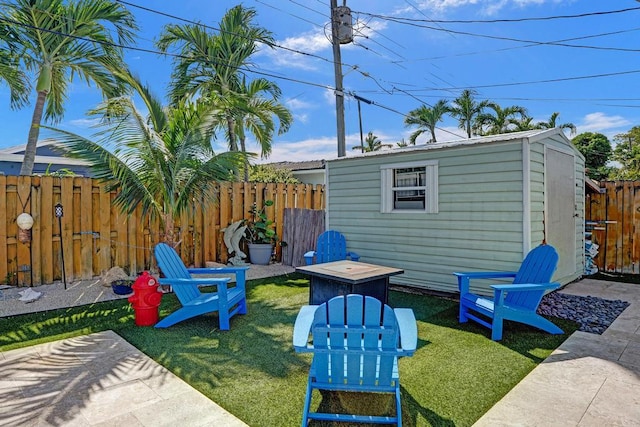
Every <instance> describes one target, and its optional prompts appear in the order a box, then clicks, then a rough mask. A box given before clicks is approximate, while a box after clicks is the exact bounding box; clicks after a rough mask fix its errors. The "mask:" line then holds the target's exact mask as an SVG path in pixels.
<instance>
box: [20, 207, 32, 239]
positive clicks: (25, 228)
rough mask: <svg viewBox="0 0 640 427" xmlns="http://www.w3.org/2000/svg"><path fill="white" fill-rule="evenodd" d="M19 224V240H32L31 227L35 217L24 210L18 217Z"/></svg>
mask: <svg viewBox="0 0 640 427" xmlns="http://www.w3.org/2000/svg"><path fill="white" fill-rule="evenodd" d="M16 224H17V225H18V228H19V230H18V240H19V241H20V242H22V243H27V242H30V241H31V227H33V217H32V216H31V215H29V214H28V213H26V212H22V213H21V214H20V215H18V218H16Z"/></svg>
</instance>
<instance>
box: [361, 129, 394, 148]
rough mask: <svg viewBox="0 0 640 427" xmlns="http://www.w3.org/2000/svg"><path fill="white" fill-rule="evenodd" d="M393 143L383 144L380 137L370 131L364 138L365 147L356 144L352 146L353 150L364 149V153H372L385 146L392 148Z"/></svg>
mask: <svg viewBox="0 0 640 427" xmlns="http://www.w3.org/2000/svg"><path fill="white" fill-rule="evenodd" d="M391 147H393V145H392V144H383V143H382V141H381V140H380V138H378V137H377V136H375V135H374V134H373V132H369V133H368V134H367V136H366V137H365V138H364V147H361V146H359V145H354V146H353V147H351V149H352V150H362V152H363V153H371V152H373V151H379V150H382V149H383V148H391Z"/></svg>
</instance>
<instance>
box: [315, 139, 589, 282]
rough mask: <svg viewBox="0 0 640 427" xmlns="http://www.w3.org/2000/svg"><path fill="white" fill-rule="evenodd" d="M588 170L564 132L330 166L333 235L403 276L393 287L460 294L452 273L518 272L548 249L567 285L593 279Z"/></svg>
mask: <svg viewBox="0 0 640 427" xmlns="http://www.w3.org/2000/svg"><path fill="white" fill-rule="evenodd" d="M584 165H585V162H584V157H583V156H582V154H580V152H579V151H578V150H577V149H576V148H575V147H574V146H573V144H572V143H571V141H570V140H569V139H567V137H566V136H565V135H564V133H563V132H562V131H561V130H559V129H551V130H544V131H540V130H537V131H526V132H517V133H509V134H504V135H493V136H487V137H477V138H471V139H464V140H458V141H450V142H444V143H435V144H427V145H422V146H413V147H407V148H403V149H395V150H392V151H380V152H372V153H365V154H361V155H358V156H350V157H343V158H339V159H335V160H330V161H327V165H326V166H327V167H326V173H327V192H326V197H327V199H326V210H327V217H326V224H327V225H326V228H327V229H336V230H339V231H341V232H342V233H344V234H345V236H346V237H347V246H348V248H347V249H348V250H350V251H354V252H357V253H358V254H359V255H360V256H361V261H363V262H371V263H373V264H381V265H386V266H391V267H397V268H402V269H404V271H405V273H404V274H403V275H400V276H395V277H394V278H392V280H391V281H392V283H398V284H406V285H410V286H415V287H420V288H426V289H430V290H434V291H442V292H457V290H458V287H457V281H456V278H455V277H454V276H453V275H452V274H451V273H452V272H454V271H513V270H517V269H518V268H519V266H520V263H521V261H522V259H523V258H524V256H525V255H526V254H527V253H528V252H529V250H530V249H532V248H533V247H535V246H537V245H539V244H540V243H541V242H543V240H546V242H548V243H549V244H551V245H553V246H554V247H555V248H556V249H557V250H558V253H559V254H560V262H559V265H558V269H557V270H556V274H555V275H554V280H556V281H559V282H561V283H562V284H566V283H569V282H570V281H573V280H575V279H577V278H579V277H580V276H581V275H582V273H583V271H584V200H585V174H584V167H585V166H584ZM488 285H489V283H482V282H481V283H479V284H476V286H473V283H472V288H473V289H474V292H479V293H485V294H488V293H490V292H491V289H490V288H489V287H488Z"/></svg>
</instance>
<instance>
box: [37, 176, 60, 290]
mask: <svg viewBox="0 0 640 427" xmlns="http://www.w3.org/2000/svg"><path fill="white" fill-rule="evenodd" d="M39 196H40V197H38V199H40V201H41V203H40V207H39V210H37V211H32V216H33V214H34V213H36V215H37V216H35V217H34V219H35V224H34V226H37V227H39V229H40V239H39V240H40V245H39V251H37V250H34V251H33V253H32V254H31V256H32V259H33V261H36V260H39V261H40V262H41V267H40V272H41V275H40V281H37V280H35V279H34V282H35V283H34V284H36V285H40V284H42V283H52V282H53V277H54V276H53V260H54V257H53V242H54V240H53V237H54V236H56V235H58V230H57V228H56V227H57V226H58V225H57V224H56V221H55V220H56V217H55V215H54V210H53V205H54V203H53V177H51V176H43V177H42V178H41V179H40V193H39ZM34 238H35V236H34ZM58 245H59V243H58ZM36 248H38V246H34V249H36ZM33 269H34V278H35V277H36V276H37V273H36V270H37V268H36V262H34V263H33Z"/></svg>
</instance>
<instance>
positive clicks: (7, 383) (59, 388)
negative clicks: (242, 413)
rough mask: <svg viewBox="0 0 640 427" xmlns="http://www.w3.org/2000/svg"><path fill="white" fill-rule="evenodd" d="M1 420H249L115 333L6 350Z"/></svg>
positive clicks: (0, 362) (1, 363)
mask: <svg viewBox="0 0 640 427" xmlns="http://www.w3.org/2000/svg"><path fill="white" fill-rule="evenodd" d="M0 372H1V373H2V374H1V376H0V425H2V426H20V427H30V426H114V427H116V426H128V427H135V426H179V425H181V426H229V427H236V426H246V424H245V423H243V422H242V421H240V420H238V419H237V418H235V417H234V416H233V415H231V414H230V413H228V412H227V411H225V410H224V409H222V408H221V407H220V406H218V405H217V404H215V403H214V402H212V401H211V400H209V399H208V398H207V397H206V396H204V395H203V394H201V393H200V392H198V391H196V390H195V389H194V388H192V387H191V386H189V385H188V384H187V383H185V382H184V381H182V380H181V379H179V378H178V377H176V376H175V375H173V374H172V373H171V372H169V371H168V370H167V369H165V368H164V367H162V366H160V365H159V364H157V363H156V362H154V361H153V360H151V359H150V358H149V357H147V356H146V355H145V354H143V353H142V352H140V351H139V350H138V349H136V348H135V347H134V346H132V345H131V344H129V343H128V342H126V341H125V340H124V339H122V338H121V337H120V336H119V335H117V334H116V333H115V332H113V331H105V332H99V333H95V334H90V335H85V336H81V337H76V338H70V339H65V340H60V341H55V342H51V343H47V344H40V345H35V346H32V347H27V348H24V349H19V350H12V351H6V352H2V353H0Z"/></svg>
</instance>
